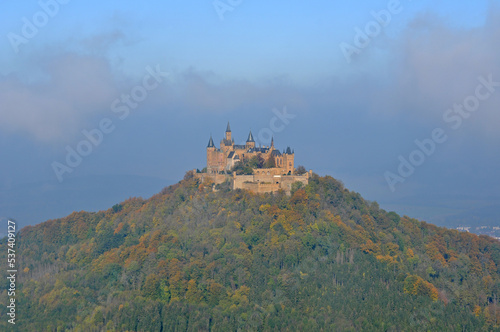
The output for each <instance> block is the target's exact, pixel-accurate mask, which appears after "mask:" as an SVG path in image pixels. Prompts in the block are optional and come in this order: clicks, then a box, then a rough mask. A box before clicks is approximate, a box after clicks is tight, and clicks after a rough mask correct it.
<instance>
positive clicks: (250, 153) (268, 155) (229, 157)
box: [195, 122, 312, 193]
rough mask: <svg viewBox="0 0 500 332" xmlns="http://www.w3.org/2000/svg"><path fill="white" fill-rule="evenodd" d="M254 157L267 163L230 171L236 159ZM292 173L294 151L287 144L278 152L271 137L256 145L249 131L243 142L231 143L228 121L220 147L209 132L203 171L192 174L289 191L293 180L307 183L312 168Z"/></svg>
mask: <svg viewBox="0 0 500 332" xmlns="http://www.w3.org/2000/svg"><path fill="white" fill-rule="evenodd" d="M254 157H260V158H261V160H263V161H266V163H265V164H266V166H268V167H260V168H252V174H247V175H237V174H236V172H232V173H231V171H232V170H233V168H234V167H235V166H236V165H237V164H238V163H244V162H245V161H248V160H250V159H252V158H254ZM295 173H296V171H295V152H294V151H293V150H292V149H291V148H290V147H287V148H286V150H283V152H280V151H279V150H277V149H276V148H275V147H274V138H272V139H271V145H270V146H264V147H261V146H260V147H256V146H255V140H254V137H253V135H252V132H251V131H250V133H249V134H248V138H247V141H246V143H245V145H237V144H234V139H233V138H232V133H231V127H230V125H229V122H228V124H227V128H226V133H225V136H224V138H223V139H222V140H221V142H220V148H217V147H216V146H215V144H214V140H213V138H212V135H210V139H209V141H208V145H207V167H206V172H202V173H196V174H195V176H196V177H197V178H199V179H201V181H202V182H212V183H214V184H220V183H223V182H226V181H229V182H230V183H231V185H232V188H233V189H238V188H239V189H247V190H251V191H253V192H257V193H265V192H277V191H279V190H284V191H285V192H287V193H290V191H291V188H292V184H293V183H294V182H302V183H303V184H307V183H308V180H309V177H310V176H311V175H312V171H309V172H307V173H305V174H300V175H297V174H295Z"/></svg>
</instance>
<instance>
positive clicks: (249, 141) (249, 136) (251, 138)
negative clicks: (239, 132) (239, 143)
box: [247, 130, 255, 143]
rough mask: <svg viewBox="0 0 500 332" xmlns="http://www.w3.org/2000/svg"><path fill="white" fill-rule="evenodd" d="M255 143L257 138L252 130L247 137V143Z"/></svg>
mask: <svg viewBox="0 0 500 332" xmlns="http://www.w3.org/2000/svg"><path fill="white" fill-rule="evenodd" d="M251 142H253V143H255V140H254V139H253V135H252V131H251V130H250V133H249V134H248V138H247V143H251Z"/></svg>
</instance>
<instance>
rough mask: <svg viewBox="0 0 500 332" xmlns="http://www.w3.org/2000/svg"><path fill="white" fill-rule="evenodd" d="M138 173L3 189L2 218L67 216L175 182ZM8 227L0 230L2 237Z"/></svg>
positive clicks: (26, 220)
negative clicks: (136, 174)
mask: <svg viewBox="0 0 500 332" xmlns="http://www.w3.org/2000/svg"><path fill="white" fill-rule="evenodd" d="M175 182H176V181H173V180H170V181H169V180H164V179H159V178H154V177H145V176H135V175H100V176H99V175H93V176H81V177H75V178H68V179H66V180H65V181H64V182H62V183H59V182H57V181H44V182H37V183H25V184H17V185H15V186H11V187H4V188H0V221H2V222H6V219H7V218H15V219H16V220H17V221H18V223H19V224H20V225H21V226H28V225H35V224H38V223H41V222H43V221H45V220H47V219H52V218H55V217H64V216H67V215H68V214H70V213H71V212H73V211H81V210H85V211H99V210H103V209H107V208H108V207H109V206H111V205H114V204H116V203H118V202H120V201H122V200H125V199H127V198H129V197H133V196H141V197H144V198H148V197H151V196H153V195H154V194H156V193H158V192H159V191H160V190H161V189H162V188H164V187H165V186H166V185H169V184H172V183H175ZM5 232H6V229H0V237H3V236H5Z"/></svg>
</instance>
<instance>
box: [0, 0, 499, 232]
mask: <svg viewBox="0 0 500 332" xmlns="http://www.w3.org/2000/svg"><path fill="white" fill-rule="evenodd" d="M62 2H63V1H61V3H59V2H56V0H50V1H49V0H47V1H44V0H42V1H40V2H37V1H23V2H18V3H16V2H9V4H8V5H4V8H3V10H2V13H1V14H0V37H1V38H0V105H1V106H0V107H1V109H0V139H1V140H0V158H1V160H2V162H1V163H0V196H1V198H2V203H0V218H3V219H5V218H7V217H14V218H17V219H19V220H20V222H21V223H22V224H30V223H34V222H39V221H41V220H44V219H47V218H52V217H60V216H62V215H63V214H65V213H69V212H71V211H73V210H80V209H98V208H106V207H108V205H109V204H111V203H113V202H118V201H120V200H122V199H124V198H127V197H128V196H131V195H144V196H148V195H151V194H153V193H154V192H156V191H159V190H160V189H161V187H162V186H164V185H165V184H167V183H172V182H176V181H178V180H179V179H180V178H181V177H182V176H183V174H184V172H185V171H186V170H188V169H192V168H200V169H201V168H202V167H203V166H204V163H205V155H204V153H205V151H204V148H205V146H206V143H207V141H208V137H209V135H210V133H212V134H213V135H214V139H215V140H216V141H218V140H219V139H220V138H222V134H223V131H224V129H225V124H226V122H227V121H228V120H229V121H231V124H232V128H233V135H234V136H235V137H236V139H238V138H240V139H241V140H244V139H245V138H246V135H247V134H248V130H250V129H252V131H253V132H254V134H256V135H257V136H258V135H259V133H260V134H262V135H261V142H260V143H262V144H269V142H267V141H265V139H264V138H265V137H266V135H264V134H265V133H266V132H267V131H268V130H269V129H272V128H274V127H273V126H272V125H271V123H272V121H273V118H274V117H276V114H277V113H276V112H278V113H280V112H281V113H283V112H284V111H283V110H284V109H285V108H286V110H287V112H288V113H289V114H292V115H293V116H294V118H293V119H290V121H289V123H286V124H285V126H284V128H283V129H282V130H274V132H273V133H274V136H275V142H276V145H277V146H278V147H281V148H284V147H286V146H287V145H291V146H292V147H293V148H295V151H296V160H297V162H298V163H299V164H304V165H305V166H306V167H307V168H312V169H313V170H315V171H316V172H318V173H320V174H330V175H333V176H335V177H337V178H339V179H340V180H342V181H343V182H344V183H345V184H346V186H347V187H348V188H350V189H353V190H356V191H359V192H360V193H361V194H363V196H365V197H366V198H368V199H370V200H377V201H379V202H380V203H381V205H382V206H383V207H386V208H388V209H395V210H396V211H398V212H401V213H413V215H414V216H416V217H420V218H423V219H427V220H430V221H433V222H442V221H443V220H445V219H446V218H451V217H453V216H460V215H463V214H467V215H468V216H470V215H472V217H474V216H475V215H474V213H476V212H474V211H478V212H477V216H478V217H477V218H476V219H478V220H479V221H481V218H486V219H487V220H488V221H489V220H490V219H492V218H493V219H495V218H496V220H497V221H499V220H498V218H497V217H496V216H492V215H491V213H490V214H489V215H488V217H484V215H485V214H484V213H481V212H480V211H482V209H488V211H491V210H492V207H497V206H498V207H500V194H499V193H498V192H497V191H498V189H497V188H498V187H499V184H500V175H499V173H498V171H497V170H498V168H499V167H498V166H500V165H499V163H500V157H499V153H498V152H499V151H498V150H499V139H500V134H498V127H499V125H500V123H499V120H500V115H499V113H498V110H499V105H500V88H498V91H493V92H492V93H491V95H490V96H488V98H487V99H486V100H484V101H481V104H480V105H479V107H478V109H477V110H476V111H474V112H473V113H471V114H470V116H469V117H467V118H465V119H463V121H462V122H461V124H460V126H459V128H458V129H456V130H455V129H452V128H451V127H450V123H449V122H446V121H445V120H444V119H443V114H444V113H446V111H447V110H448V109H450V108H451V107H453V105H454V104H455V103H462V102H463V101H464V100H465V99H466V98H467V97H469V96H471V94H472V95H473V94H474V93H475V89H476V88H477V86H478V84H480V82H481V81H479V80H478V78H479V77H483V78H486V79H487V78H488V77H489V76H488V75H490V76H491V78H492V80H493V81H494V82H497V81H500V47H499V46H498V40H499V39H500V23H499V22H500V1H496V0H490V1H462V2H452V1H439V2H436V1H416V0H413V1H408V0H407V1H356V2H347V1H313V2H304V1H287V2H286V4H284V3H283V4H282V3H269V2H266V1H260V0H254V1H236V0H233V1H227V0H221V1H219V5H220V4H221V3H223V4H226V6H228V7H226V8H230V9H231V10H228V11H225V12H224V14H223V18H224V19H223V20H222V19H221V16H220V15H219V13H218V12H217V10H216V8H215V6H214V3H215V2H213V1H191V2H188V1H185V2H181V1H161V2H160V1H157V2H156V1H146V2H142V3H141V4H140V5H139V4H138V2H129V1H107V2H100V1H85V2H82V1H77V0H72V1H69V2H68V3H66V4H62ZM231 3H232V4H233V5H231ZM54 4H57V7H58V8H57V12H55V13H54V15H52V16H50V15H46V18H47V20H46V22H42V23H41V24H38V25H39V27H37V30H38V31H37V32H36V33H33V36H31V35H30V36H29V38H25V37H26V36H24V35H23V27H24V25H26V23H25V22H26V20H28V21H29V22H30V24H33V23H34V20H35V19H36V18H38V19H41V20H43V19H44V17H43V15H44V13H43V8H44V7H45V8H47V6H49V7H48V8H52V9H54V8H55V7H54V6H55V5H54ZM393 7H394V8H398V11H397V13H392V14H391V17H390V19H389V20H387V22H386V24H385V26H381V25H380V31H377V32H376V33H374V34H372V35H371V36H368V39H369V42H368V43H367V45H366V46H364V47H362V48H359V50H358V51H359V52H358V53H359V54H357V55H356V56H353V57H352V58H350V61H346V57H345V55H344V54H343V52H342V50H341V45H342V43H346V44H349V45H353V46H354V45H355V38H356V35H357V33H358V32H357V31H359V30H358V29H360V30H362V31H366V29H367V26H370V24H372V25H373V24H375V25H376V24H377V23H376V21H375V18H374V16H373V14H372V12H376V13H381V12H385V11H389V12H390V10H389V9H390V8H393ZM24 29H26V27H24ZM14 35H16V36H19V37H22V38H25V39H24V41H25V42H23V43H22V44H19V45H18V49H17V52H16V47H15V46H14V47H13V45H12V42H11V40H12V38H14V37H13V36H14ZM14 44H15V43H14ZM147 67H149V68H157V67H158V68H161V72H168V76H165V77H163V78H162V82H161V83H159V85H158V87H156V88H155V89H153V90H151V91H149V92H148V94H147V97H146V98H145V99H144V100H143V101H141V102H140V103H139V105H138V106H137V107H136V108H134V109H131V110H130V113H129V115H128V116H127V117H126V118H125V119H123V120H122V119H120V118H119V113H114V112H113V111H112V108H111V104H112V103H113V101H115V100H117V99H120V98H121V96H122V95H123V94H127V93H130V92H131V91H132V90H133V89H134V88H135V87H137V86H138V85H141V84H142V82H143V80H144V77H145V76H146V75H148V70H147V69H146V68H147ZM273 110H274V111H273ZM103 119H110V120H111V121H112V123H113V126H114V130H113V131H112V132H111V133H109V134H106V135H104V136H103V140H102V143H101V144H99V145H98V146H94V147H93V148H92V152H91V153H90V154H89V155H88V156H85V157H84V158H82V161H81V163H80V164H79V165H78V166H77V167H75V168H74V169H73V171H72V172H71V173H66V174H64V181H63V182H59V181H58V178H57V176H56V174H55V172H54V169H53V163H54V162H59V163H64V160H65V158H66V155H67V147H70V148H73V149H76V147H77V146H78V144H79V143H80V142H81V141H82V140H84V139H85V136H84V135H83V134H82V131H84V130H87V131H91V130H92V129H95V128H98V127H99V123H100V121H102V120H103ZM280 128H281V127H280ZM435 128H442V129H443V130H445V132H446V134H447V137H448V138H447V140H446V142H444V143H442V144H441V143H439V144H437V145H436V148H435V150H434V151H433V153H432V154H431V155H430V156H426V158H425V161H424V162H423V163H422V164H421V165H419V166H418V167H416V168H415V170H414V172H413V174H411V176H409V177H408V178H405V181H404V182H402V183H397V184H396V185H395V190H394V191H392V190H391V188H390V185H388V183H387V180H386V178H385V174H386V173H387V172H391V173H393V174H398V173H397V169H398V166H399V159H398V158H399V156H403V157H404V158H408V157H409V156H410V154H411V153H412V152H413V151H414V150H415V149H416V148H417V146H416V145H415V140H420V141H422V140H425V139H427V138H429V137H431V133H432V131H433V130H434V129H435ZM274 129H275V128H274ZM172 154H174V155H175V156H176V157H175V158H170V157H168V156H169V155H172ZM117 176H120V177H121V178H120V181H118V182H123V181H125V182H126V181H127V179H129V180H130V183H131V185H130V186H129V187H127V188H123V187H120V186H118V185H117V184H116V183H117V181H115V180H113V179H115V178H116V177H117ZM82 179H85V180H82ZM103 179H104V180H103ZM131 179H133V180H131ZM141 181H142V182H141ZM82 183H85V184H87V185H82ZM103 183H108V184H109V185H106V190H109V192H107V191H106V193H107V194H106V195H102V193H103V188H102V184H103ZM90 184H94V185H90ZM113 188H116V190H114V191H113V190H112V189H113ZM68 192H72V193H74V195H68V194H67V193H68ZM97 192H100V193H101V196H99V197H103V199H101V200H99V201H98V202H96V201H95V199H93V198H95V197H97ZM48 197H50V199H51V201H50V202H46V200H47V199H48ZM61 197H64V200H61V199H62V198H61ZM104 198H106V199H107V200H106V199H104ZM58 200H61V201H60V202H57V201H58ZM34 201H38V202H39V203H40V202H46V203H43V204H39V205H40V206H44V208H43V209H41V208H40V207H37V206H38V205H37V204H34V203H33V202H34ZM30 202H32V203H31V204H30ZM105 204H108V205H105ZM61 206H62V207H61ZM52 207H53V208H52ZM37 209H39V210H37ZM26 211H29V213H27V212H26ZM479 216H481V217H479ZM455 219H456V220H459V219H460V218H459V217H457V218H455ZM486 219H485V220H486Z"/></svg>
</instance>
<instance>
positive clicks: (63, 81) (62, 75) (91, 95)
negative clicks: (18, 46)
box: [0, 53, 117, 142]
mask: <svg viewBox="0 0 500 332" xmlns="http://www.w3.org/2000/svg"><path fill="white" fill-rule="evenodd" d="M38 65H39V68H38V69H39V70H40V71H41V73H42V75H41V76H42V77H43V78H41V79H38V80H37V81H35V82H30V81H29V80H28V79H26V78H25V77H18V76H16V75H14V74H11V75H9V76H5V77H0V104H1V105H2V108H1V109H0V128H1V129H2V130H4V131H7V132H24V133H28V134H29V135H31V136H32V137H34V138H35V139H37V140H40V141H44V142H50V141H53V140H57V139H61V137H63V136H65V135H67V134H69V133H71V132H74V131H75V130H76V129H77V128H78V125H79V122H80V121H82V119H84V118H85V117H86V116H88V115H90V114H93V113H95V112H98V111H100V110H102V109H103V108H105V107H106V108H109V102H110V100H112V98H113V96H116V94H117V89H116V83H115V79H114V77H113V73H112V69H111V68H110V66H109V64H108V62H107V61H106V60H105V59H103V58H98V57H92V56H85V55H78V54H75V53H66V54H63V55H58V56H55V57H52V58H50V59H49V60H46V61H44V60H42V61H40V62H39V64H38Z"/></svg>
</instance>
